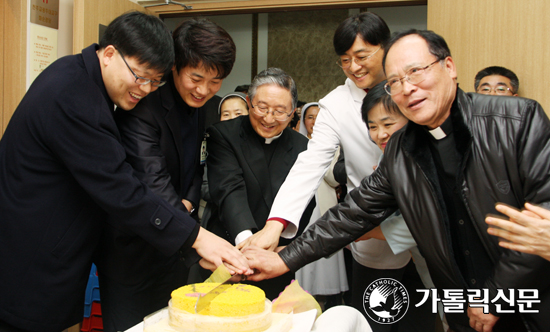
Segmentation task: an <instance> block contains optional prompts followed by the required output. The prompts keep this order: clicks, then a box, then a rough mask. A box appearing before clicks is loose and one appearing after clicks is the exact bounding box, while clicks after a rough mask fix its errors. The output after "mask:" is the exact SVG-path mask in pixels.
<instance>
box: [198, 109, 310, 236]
mask: <svg viewBox="0 0 550 332" xmlns="http://www.w3.org/2000/svg"><path fill="white" fill-rule="evenodd" d="M208 136H209V137H208V159H207V164H208V183H209V187H210V195H211V198H212V202H213V203H214V205H215V206H216V207H217V209H214V211H213V215H212V218H211V219H210V221H209V222H208V226H207V227H208V228H210V229H211V230H212V231H213V232H214V233H216V234H218V235H220V236H223V237H225V238H226V239H228V240H229V241H230V242H231V243H235V237H236V236H237V235H238V234H239V233H240V232H241V231H243V230H247V229H251V230H252V231H253V232H256V231H257V230H260V229H262V228H263V227H264V226H265V222H266V220H267V217H268V215H269V211H270V209H271V205H272V204H273V200H274V199H275V196H276V195H277V192H278V191H279V188H280V187H281V185H282V184H283V182H284V181H285V179H286V176H287V175H288V173H289V172H290V169H291V168H292V165H294V162H295V161H296V159H297V158H298V155H299V154H300V152H302V151H304V150H305V149H306V148H307V142H308V139H307V138H305V137H304V136H302V135H301V134H299V133H297V132H296V131H294V130H292V129H290V128H287V129H285V130H284V131H283V134H282V135H281V137H279V138H278V139H277V147H276V149H275V152H274V154H273V157H272V159H271V164H269V165H268V164H267V162H266V159H265V155H264V150H263V147H262V144H263V143H262V142H261V141H260V140H259V139H258V137H259V135H258V134H257V133H256V132H255V131H254V129H253V128H252V125H251V124H250V120H249V118H248V116H241V117H238V118H236V119H233V120H229V121H224V122H220V123H217V124H214V125H213V126H211V127H210V128H209V130H208ZM314 205H315V203H314V202H312V203H310V206H309V207H308V209H307V210H306V211H305V212H304V214H303V215H302V219H301V220H300V228H301V229H303V228H305V226H306V225H307V223H308V222H309V218H310V216H311V211H312V209H313V207H314ZM302 221H303V222H302ZM299 233H300V232H299ZM287 243H289V240H287V239H281V241H280V244H281V245H285V244H287Z"/></svg>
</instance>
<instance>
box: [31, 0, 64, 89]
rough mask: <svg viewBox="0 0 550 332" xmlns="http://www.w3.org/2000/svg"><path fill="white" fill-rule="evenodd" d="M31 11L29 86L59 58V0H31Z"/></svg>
mask: <svg viewBox="0 0 550 332" xmlns="http://www.w3.org/2000/svg"><path fill="white" fill-rule="evenodd" d="M29 12H30V23H29V24H28V28H29V34H28V52H29V57H28V59H29V62H28V63H27V78H28V80H27V82H28V84H27V88H28V87H29V86H30V84H31V83H32V82H33V81H34V79H35V78H36V77H37V76H38V75H39V74H40V73H41V72H42V71H43V70H44V69H46V67H48V66H49V65H50V63H52V62H54V61H55V60H57V34H58V30H57V29H58V27H59V0H30V8H29Z"/></svg>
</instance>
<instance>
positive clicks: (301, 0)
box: [132, 0, 427, 17]
mask: <svg viewBox="0 0 550 332" xmlns="http://www.w3.org/2000/svg"><path fill="white" fill-rule="evenodd" d="M132 1H134V2H137V3H139V4H140V5H142V6H147V5H150V4H159V3H160V4H162V5H160V6H151V7H147V9H148V10H149V11H151V12H153V13H155V14H157V15H159V16H161V17H174V16H195V15H205V14H208V15H218V14H240V13H262V12H273V11H291V10H318V9H331V8H360V7H389V6H413V5H426V4H427V0H182V1H178V0H173V1H174V2H178V3H182V4H185V5H186V6H187V7H188V8H189V7H191V8H192V9H185V8H184V7H183V6H181V5H179V4H166V3H167V2H168V1H169V0H132Z"/></svg>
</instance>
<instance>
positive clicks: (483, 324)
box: [468, 308, 499, 332]
mask: <svg viewBox="0 0 550 332" xmlns="http://www.w3.org/2000/svg"><path fill="white" fill-rule="evenodd" d="M468 317H469V318H470V327H471V328H473V329H474V330H476V331H477V332H492V331H493V326H495V324H496V322H497V321H498V319H499V317H497V316H494V315H492V314H484V313H483V308H468Z"/></svg>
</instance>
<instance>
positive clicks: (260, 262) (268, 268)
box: [243, 246, 290, 281]
mask: <svg viewBox="0 0 550 332" xmlns="http://www.w3.org/2000/svg"><path fill="white" fill-rule="evenodd" d="M243 254H244V255H245V256H246V258H247V259H248V264H250V267H251V268H253V269H254V274H253V275H251V276H248V280H252V281H260V280H264V279H271V278H275V277H278V276H280V275H281V274H284V273H286V272H288V271H290V270H289V268H288V266H286V264H285V263H284V262H283V260H282V259H281V257H279V254H277V253H275V252H273V251H269V250H264V249H262V248H258V247H255V246H248V247H246V248H244V249H243Z"/></svg>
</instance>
